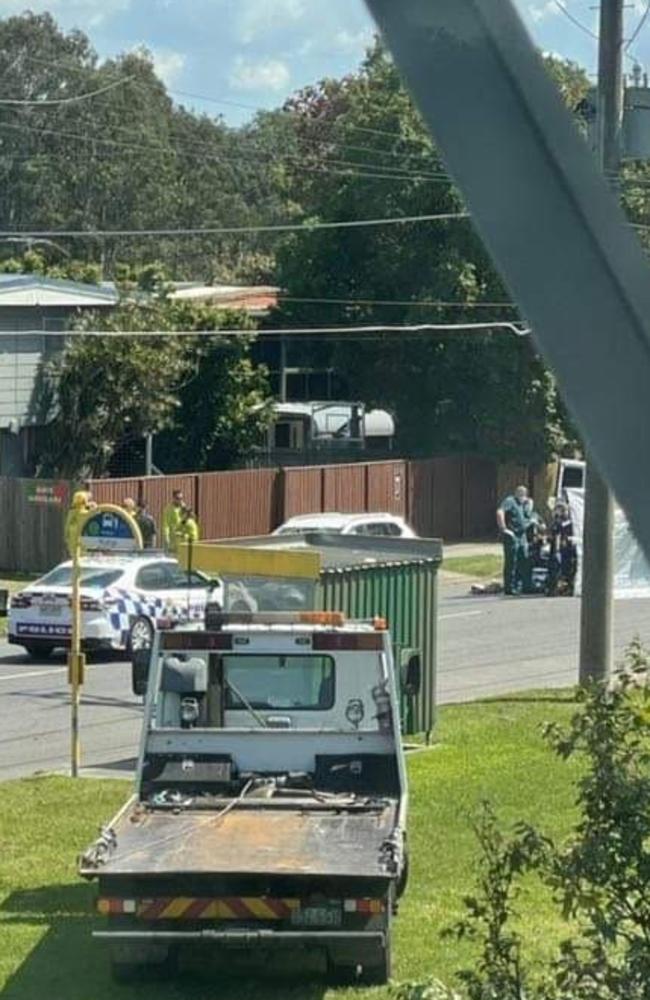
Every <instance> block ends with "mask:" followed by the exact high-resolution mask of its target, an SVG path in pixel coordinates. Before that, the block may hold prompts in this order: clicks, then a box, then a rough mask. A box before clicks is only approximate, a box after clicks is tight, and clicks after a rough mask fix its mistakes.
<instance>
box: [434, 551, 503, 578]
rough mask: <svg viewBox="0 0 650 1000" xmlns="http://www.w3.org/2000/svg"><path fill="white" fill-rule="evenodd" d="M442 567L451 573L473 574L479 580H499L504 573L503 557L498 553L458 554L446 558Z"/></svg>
mask: <svg viewBox="0 0 650 1000" xmlns="http://www.w3.org/2000/svg"><path fill="white" fill-rule="evenodd" d="M442 568H443V570H447V571H448V572H449V573H462V574H463V576H472V577H474V578H475V579H477V580H479V579H481V580H483V579H490V580H491V579H495V580H498V579H500V578H501V574H502V573H503V559H502V558H501V556H496V555H494V556H492V555H485V556H457V557H456V558H451V559H445V560H444V561H443V564H442Z"/></svg>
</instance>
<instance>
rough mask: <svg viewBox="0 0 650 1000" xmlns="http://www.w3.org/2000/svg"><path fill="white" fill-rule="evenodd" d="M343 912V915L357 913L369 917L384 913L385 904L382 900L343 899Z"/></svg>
mask: <svg viewBox="0 0 650 1000" xmlns="http://www.w3.org/2000/svg"><path fill="white" fill-rule="evenodd" d="M343 910H344V912H345V913H359V914H362V915H363V916H369V917H371V916H375V915H376V914H378V913H385V912H386V903H385V902H384V900H383V899H344V900H343Z"/></svg>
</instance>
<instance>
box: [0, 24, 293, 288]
mask: <svg viewBox="0 0 650 1000" xmlns="http://www.w3.org/2000/svg"><path fill="white" fill-rule="evenodd" d="M0 77H1V78H2V84H3V95H4V96H6V97H10V98H17V99H23V100H33V101H42V100H46V99H47V100H57V99H60V98H67V97H70V96H73V95H78V94H84V93H89V92H91V91H94V90H97V89H100V88H102V87H106V86H109V85H111V84H113V83H118V84H120V86H117V87H115V88H113V89H109V90H107V91H106V92H105V93H102V94H100V95H98V96H96V97H93V98H92V99H90V100H85V101H79V102H75V103H71V104H62V105H59V106H57V107H52V106H48V105H42V106H39V105H38V104H34V105H31V106H13V107H9V106H3V107H2V108H0V227H1V228H3V229H7V230H12V231H13V230H30V229H32V230H33V229H42V230H54V231H56V230H59V229H74V230H77V229H79V230H91V229H98V230H111V229H127V230H139V229H172V230H173V229H177V228H205V227H210V226H212V227H219V226H238V225H255V224H256V223H258V222H269V221H270V222H272V221H275V220H276V219H277V218H278V217H279V216H280V215H282V213H283V209H282V200H283V198H284V193H283V192H282V191H281V190H280V188H279V187H278V186H277V185H276V184H275V182H274V174H273V171H270V170H269V165H268V163H267V161H266V159H265V152H264V150H261V149H260V148H259V145H258V136H257V133H256V132H255V130H247V129H243V130H236V129H230V128H228V127H227V126H226V125H225V124H224V123H223V121H221V120H220V119H219V118H209V117H208V116H206V115H197V114H195V113H194V112H193V111H191V110H189V109H187V108H184V107H182V106H179V105H177V104H176V103H174V102H173V101H172V98H171V97H170V96H169V94H168V93H167V90H166V88H165V86H164V84H163V83H162V82H161V81H160V80H159V79H158V77H157V76H156V73H155V70H154V66H153V59H152V57H151V55H150V54H149V53H148V52H147V51H146V50H144V49H142V50H139V51H136V52H129V53H126V54H124V55H121V56H118V57H117V58H114V59H109V60H106V61H104V62H101V63H100V61H99V59H98V56H97V53H96V52H95V50H94V49H93V47H92V45H91V43H90V40H89V39H88V38H87V37H86V35H84V34H83V33H82V32H80V31H72V32H67V33H66V32H63V31H61V30H60V29H59V28H58V26H57V24H56V22H55V20H54V19H53V18H52V16H51V15H49V14H40V15H34V14H29V13H28V14H24V15H22V16H19V17H9V18H6V19H3V20H1V21H0ZM64 245H65V247H66V249H68V250H69V251H70V252H71V255H72V256H73V257H75V258H78V259H82V260H90V261H93V262H95V263H98V264H101V266H102V270H103V274H104V276H105V277H110V275H111V274H112V271H113V268H114V266H115V264H116V262H117V261H129V262H132V263H136V264H138V263H139V264H146V263H149V262H150V260H151V258H152V256H155V257H156V258H158V259H161V260H162V261H163V262H164V263H165V264H166V265H167V266H168V267H169V268H170V269H171V270H172V271H173V273H174V276H175V277H179V278H185V277H188V278H194V277H199V278H201V279H204V280H210V279H212V278H215V277H216V278H217V279H219V277H220V272H221V270H222V269H223V270H224V271H226V272H227V274H228V278H229V279H230V278H232V277H233V276H234V277H235V279H236V280H237V278H238V273H237V272H238V270H239V271H241V273H242V274H243V275H244V280H247V279H246V275H247V274H248V273H249V272H250V270H251V268H250V267H249V262H250V263H252V262H254V261H256V262H257V264H259V263H260V261H261V260H262V258H263V257H264V256H266V257H268V256H269V253H270V252H271V251H272V246H271V247H269V245H268V244H267V243H264V242H259V244H258V242H257V241H256V240H255V239H254V238H252V237H245V238H244V239H243V240H242V239H240V238H238V237H235V236H228V235H224V236H223V237H214V236H201V235H199V236H188V237H170V238H166V239H161V240H157V241H156V242H155V243H154V242H153V241H152V240H151V239H149V238H144V237H143V238H138V237H126V238H120V239H119V240H118V239H114V238H108V239H103V238H97V239H83V240H78V241H74V240H67V239H66V240H65V243H64ZM48 259H49V258H48ZM252 269H253V270H254V267H253V268H252ZM266 270H267V273H268V271H269V270H270V266H267V268H266Z"/></svg>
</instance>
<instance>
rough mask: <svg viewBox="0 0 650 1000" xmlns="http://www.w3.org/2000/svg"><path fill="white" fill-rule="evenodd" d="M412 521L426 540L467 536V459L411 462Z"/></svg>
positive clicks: (453, 538)
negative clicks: (464, 498) (464, 500)
mask: <svg viewBox="0 0 650 1000" xmlns="http://www.w3.org/2000/svg"><path fill="white" fill-rule="evenodd" d="M408 465H409V519H410V522H411V525H412V527H413V528H414V529H415V531H416V532H417V533H418V535H422V536H423V537H425V538H427V537H428V538H431V537H435V538H443V539H445V540H446V541H457V540H458V539H459V538H462V537H463V503H462V497H463V460H462V458H457V457H450V458H431V459H425V460H420V461H414V462H409V463H408Z"/></svg>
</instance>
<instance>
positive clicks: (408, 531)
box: [273, 512, 417, 538]
mask: <svg viewBox="0 0 650 1000" xmlns="http://www.w3.org/2000/svg"><path fill="white" fill-rule="evenodd" d="M314 532H328V533H332V532H333V533H335V534H337V535H363V536H364V537H366V538H416V537H417V535H416V534H415V532H414V531H413V529H412V528H410V527H409V526H408V524H407V523H406V521H405V520H404V518H403V517H399V516H398V515H397V514H337V513H333V512H332V513H324V514H300V515H298V516H297V517H290V518H289V520H288V521H285V522H284V524H281V525H280V527H279V528H276V529H275V531H274V532H273V534H274V535H309V534H312V533H314Z"/></svg>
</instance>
